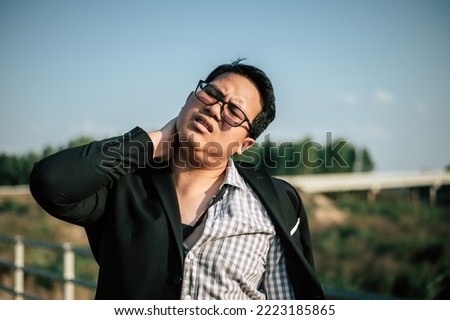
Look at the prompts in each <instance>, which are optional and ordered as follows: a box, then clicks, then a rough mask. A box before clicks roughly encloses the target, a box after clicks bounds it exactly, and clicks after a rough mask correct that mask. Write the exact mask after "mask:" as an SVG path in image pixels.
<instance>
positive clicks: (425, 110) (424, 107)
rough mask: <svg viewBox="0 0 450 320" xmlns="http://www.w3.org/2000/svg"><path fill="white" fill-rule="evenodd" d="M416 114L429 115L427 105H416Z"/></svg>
mask: <svg viewBox="0 0 450 320" xmlns="http://www.w3.org/2000/svg"><path fill="white" fill-rule="evenodd" d="M415 109H416V112H417V113H418V114H420V115H427V114H429V113H430V107H428V106H427V105H425V104H423V103H418V104H417V105H416V108H415Z"/></svg>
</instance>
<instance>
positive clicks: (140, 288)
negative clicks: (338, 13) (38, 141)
mask: <svg viewBox="0 0 450 320" xmlns="http://www.w3.org/2000/svg"><path fill="white" fill-rule="evenodd" d="M274 117H275V98H274V94H273V88H272V84H271V82H270V80H269V79H268V77H267V76H266V75H265V74H264V72H262V71H261V70H259V69H257V68H255V67H253V66H249V65H245V64H243V63H241V62H240V61H236V62H233V63H231V64H225V65H221V66H219V67H217V68H216V69H215V70H214V71H213V72H212V73H211V74H210V75H209V76H208V77H207V78H206V80H205V81H200V82H199V83H198V85H197V87H196V89H195V91H193V92H191V93H190V94H189V95H188V97H187V100H186V103H185V105H184V107H183V108H182V110H181V112H180V113H179V115H178V116H177V117H176V118H174V119H172V120H171V121H170V122H169V123H168V124H167V125H165V126H164V127H163V128H162V129H161V130H159V131H153V132H145V131H144V130H142V129H140V128H138V127H137V128H135V129H133V130H132V131H130V132H129V133H128V134H125V135H124V136H122V137H117V138H112V139H108V140H104V141H97V142H92V143H90V144H88V145H85V146H81V147H77V148H73V149H68V150H65V151H62V152H59V153H57V154H55V155H52V156H50V157H48V158H46V159H44V160H42V161H41V162H39V163H37V164H36V165H35V167H34V169H33V172H32V174H31V178H30V188H31V191H32V193H33V195H34V197H35V199H36V200H37V201H38V202H39V203H40V205H41V206H42V207H43V208H44V209H45V210H46V211H48V212H49V213H50V214H52V215H54V216H56V217H57V218H59V219H62V220H64V221H68V222H71V223H74V224H78V225H81V226H83V227H84V228H85V229H86V232H87V236H88V239H89V243H90V246H91V249H92V252H93V254H94V256H95V258H96V260H97V262H98V264H99V266H100V270H99V278H98V285H97V292H96V298H97V299H295V298H297V299H300V298H306V299H316V298H318V299H320V298H323V297H324V296H323V292H322V289H321V286H320V284H319V282H318V280H317V278H316V276H315V274H314V263H313V257H312V252H311V243H310V235H309V229H308V222H307V218H306V215H305V212H304V210H303V206H302V202H301V200H300V197H299V196H298V194H297V192H296V191H295V189H294V188H293V187H291V186H290V185H288V184H287V183H285V182H283V181H280V180H276V179H272V178H271V177H270V176H268V174H267V173H266V172H265V171H263V170H257V169H255V168H253V167H251V166H248V165H244V164H237V163H236V164H235V163H234V162H233V161H232V160H231V156H232V155H233V154H242V152H244V151H245V150H246V149H248V148H249V147H250V146H252V144H253V143H254V142H255V139H256V138H257V137H258V135H260V134H261V132H262V131H263V130H264V129H265V128H266V127H267V125H268V124H269V123H270V122H271V121H272V120H273V119H274Z"/></svg>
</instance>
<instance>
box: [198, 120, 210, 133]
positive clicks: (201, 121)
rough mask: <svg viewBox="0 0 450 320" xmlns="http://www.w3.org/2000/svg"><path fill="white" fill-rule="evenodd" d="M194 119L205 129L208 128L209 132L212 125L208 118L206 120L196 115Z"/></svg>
mask: <svg viewBox="0 0 450 320" xmlns="http://www.w3.org/2000/svg"><path fill="white" fill-rule="evenodd" d="M195 121H196V122H197V123H199V124H201V125H202V126H203V127H205V128H206V130H208V131H209V132H212V131H213V127H212V125H211V123H210V122H209V121H208V120H206V119H205V118H202V117H198V118H196V119H195Z"/></svg>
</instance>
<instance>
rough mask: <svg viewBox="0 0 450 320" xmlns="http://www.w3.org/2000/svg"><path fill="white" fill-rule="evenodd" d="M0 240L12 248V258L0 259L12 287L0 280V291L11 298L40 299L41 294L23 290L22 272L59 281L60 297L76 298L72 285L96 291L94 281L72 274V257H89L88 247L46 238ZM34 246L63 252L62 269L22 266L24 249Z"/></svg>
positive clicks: (23, 277)
mask: <svg viewBox="0 0 450 320" xmlns="http://www.w3.org/2000/svg"><path fill="white" fill-rule="evenodd" d="M0 242H3V243H9V244H11V245H12V247H13V259H12V261H8V260H4V259H0V267H4V268H7V269H9V270H11V271H12V272H13V276H12V279H13V281H12V283H13V285H12V287H11V286H5V285H4V284H3V283H0V291H4V292H7V293H10V294H11V295H12V296H13V298H14V299H17V300H20V299H41V297H39V296H37V295H34V294H32V293H28V292H26V291H25V275H26V274H32V275H35V276H38V277H41V278H46V279H49V280H52V281H56V282H60V283H62V285H63V299H65V300H73V299H75V287H76V286H77V285H78V286H82V287H85V288H88V289H91V290H95V288H96V284H95V283H94V282H91V281H87V280H83V279H78V278H76V276H75V259H76V255H83V256H87V257H91V258H92V259H93V257H92V253H91V251H90V250H89V249H87V248H77V247H74V246H73V245H72V244H71V243H63V244H58V243H51V242H45V241H36V240H27V239H24V238H23V237H21V236H15V237H5V236H0ZM26 247H35V248H41V249H47V250H51V251H59V252H62V255H63V271H62V273H61V272H53V271H47V270H42V269H41V268H38V267H33V266H26V265H25V248H26Z"/></svg>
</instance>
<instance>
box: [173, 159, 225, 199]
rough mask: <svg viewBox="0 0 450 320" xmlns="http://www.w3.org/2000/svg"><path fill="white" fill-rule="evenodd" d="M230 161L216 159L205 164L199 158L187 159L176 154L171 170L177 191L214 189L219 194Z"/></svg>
mask: <svg viewBox="0 0 450 320" xmlns="http://www.w3.org/2000/svg"><path fill="white" fill-rule="evenodd" d="M228 161H229V159H215V160H214V161H212V162H208V163H205V162H204V161H202V160H201V159H199V157H196V158H187V157H185V156H184V154H182V153H178V152H176V153H175V154H174V158H173V159H172V163H171V167H172V168H171V169H172V175H173V179H174V183H175V187H176V189H177V191H182V192H186V191H191V192H195V191H201V192H205V191H206V190H210V189H213V190H215V192H217V190H218V188H219V186H220V184H221V183H222V181H223V178H224V176H225V172H226V169H227V166H228ZM216 189H217V190H216Z"/></svg>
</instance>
